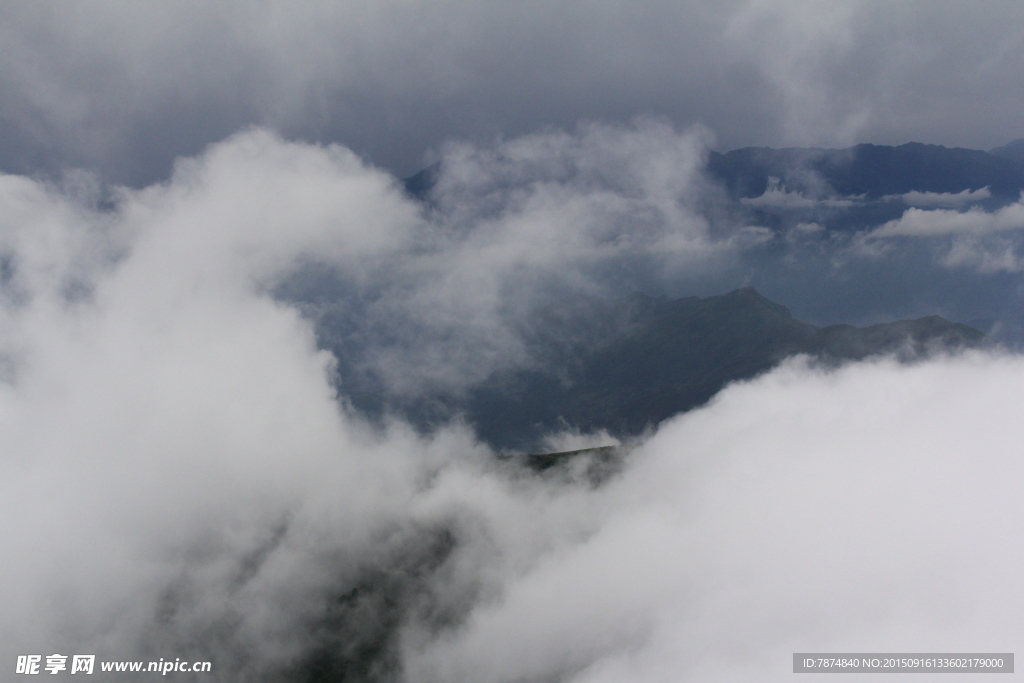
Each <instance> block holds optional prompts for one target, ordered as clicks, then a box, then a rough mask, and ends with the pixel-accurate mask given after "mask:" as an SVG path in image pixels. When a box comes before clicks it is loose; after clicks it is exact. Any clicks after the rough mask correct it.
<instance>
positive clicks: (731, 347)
mask: <svg viewBox="0 0 1024 683" xmlns="http://www.w3.org/2000/svg"><path fill="white" fill-rule="evenodd" d="M600 315H601V316H604V317H606V319H607V318H608V317H609V316H610V318H611V319H613V320H614V322H615V324H614V325H611V326H609V325H604V324H602V322H601V321H597V322H595V323H592V324H591V325H590V329H593V330H602V333H601V336H600V338H595V339H592V340H590V342H589V343H588V344H581V343H580V341H579V339H578V338H574V339H571V340H563V341H559V338H558V335H549V336H548V337H546V338H543V337H540V336H539V337H538V341H537V342H536V344H535V346H536V347H537V348H535V351H536V353H535V356H537V357H540V358H544V359H547V360H546V361H544V362H542V363H540V364H539V365H536V366H534V367H532V368H530V369H520V370H515V371H507V372H502V373H497V374H494V375H492V376H491V377H490V378H488V379H487V380H486V381H484V382H482V383H481V384H479V385H477V386H475V387H472V388H471V389H470V390H469V391H468V393H464V394H460V395H457V396H456V395H443V394H437V395H431V396H418V397H416V398H400V397H388V396H387V395H386V394H384V393H382V390H381V387H380V385H374V384H373V383H372V382H370V383H367V382H365V381H364V382H363V383H362V384H360V382H359V381H358V378H353V377H346V378H345V380H344V381H343V385H344V386H347V387H348V388H349V391H350V394H349V396H350V400H351V401H352V402H353V404H354V405H355V406H356V407H357V408H362V409H364V410H366V411H368V412H369V413H376V414H382V413H384V412H395V413H399V414H401V415H403V416H404V417H405V418H406V419H409V420H411V421H412V422H413V423H414V424H418V425H420V426H421V427H422V428H424V429H428V428H430V427H432V426H436V425H437V424H439V423H443V422H445V421H447V420H450V419H452V418H453V417H454V416H456V415H462V416H464V417H465V419H466V420H467V421H468V422H469V423H470V424H472V425H473V426H474V428H475V429H476V430H477V433H478V434H479V436H480V437H481V438H482V439H484V440H485V441H487V442H489V443H490V444H492V445H493V446H495V447H497V448H499V449H504V450H535V449H536V448H537V447H538V444H539V443H540V439H541V438H542V437H543V436H544V435H545V434H548V433H550V432H552V431H554V430H557V429H564V428H570V429H578V430H581V431H588V432H589V431H597V430H607V431H608V432H609V433H611V434H613V435H615V436H618V437H622V438H628V437H630V436H633V435H637V434H640V433H641V432H643V431H644V430H645V429H647V428H649V427H653V426H654V425H656V424H658V423H659V422H660V421H662V420H664V419H666V418H668V417H671V416H673V415H676V414H678V413H681V412H684V411H687V410H690V409H692V408H695V407H697V406H700V405H702V404H703V403H705V402H707V401H708V399H710V398H711V397H712V396H714V395H715V394H716V393H717V392H718V391H719V390H721V389H722V387H724V386H725V385H726V384H727V383H729V382H732V381H736V380H743V379H748V378H751V377H754V376H756V375H758V374H759V373H762V372H765V371H767V370H769V369H771V368H772V367H774V366H775V365H777V364H778V363H779V362H780V361H782V360H783V359H785V358H787V357H789V356H792V355H794V354H808V355H810V356H813V357H815V358H816V359H817V360H818V362H821V363H826V364H835V363H839V362H842V361H846V360H855V359H863V358H866V357H868V356H872V355H876V354H895V355H897V356H898V357H900V358H902V359H904V360H913V359H916V358H920V357H923V356H925V355H927V354H929V353H932V352H934V351H948V350H956V349H963V348H970V347H976V346H983V345H986V344H988V343H990V342H989V341H988V339H987V338H986V337H985V335H983V334H982V333H981V332H979V331H978V330H975V329H973V328H971V327H968V326H966V325H961V324H957V323H952V322H949V321H948V320H945V319H943V318H941V317H938V316H931V317H927V318H921V319H918V320H903V321H897V322H892V323H883V324H879V325H873V326H871V327H865V328H858V327H853V326H851V325H833V326H831V327H824V328H818V327H815V326H813V325H809V324H807V323H804V322H801V321H799V320H797V319H795V318H794V317H793V316H792V315H791V314H790V313H789V311H788V310H787V309H786V308H785V307H784V306H780V305H779V304H776V303H774V302H772V301H769V300H768V299H766V298H765V297H763V296H761V295H760V294H758V293H757V292H756V291H755V290H754V289H753V288H751V287H745V288H743V289H738V290H736V291H733V292H730V293H728V294H724V295H721V296H712V297H707V298H697V297H688V298H684V299H677V300H669V299H655V298H651V297H647V296H645V295H634V296H633V297H630V298H628V299H626V300H623V301H622V302H620V304H619V305H618V306H617V307H614V308H610V309H607V310H602V311H601V312H600ZM321 336H322V342H323V343H324V344H325V345H326V346H327V347H328V348H331V343H330V342H331V340H330V338H329V337H328V338H323V335H321ZM541 346H543V348H540V347H541ZM341 371H342V372H344V369H342V370H341ZM360 386H361V387H362V389H360Z"/></svg>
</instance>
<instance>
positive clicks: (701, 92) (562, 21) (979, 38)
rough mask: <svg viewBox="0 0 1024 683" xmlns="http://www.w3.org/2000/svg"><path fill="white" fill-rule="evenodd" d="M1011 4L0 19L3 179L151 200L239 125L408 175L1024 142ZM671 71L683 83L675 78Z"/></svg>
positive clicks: (174, 12)
mask: <svg viewBox="0 0 1024 683" xmlns="http://www.w3.org/2000/svg"><path fill="white" fill-rule="evenodd" d="M1021 18H1022V16H1021V11H1020V10H1019V9H1018V8H1017V7H1015V6H1011V5H998V4H987V5H985V6H984V7H982V8H970V9H969V10H968V9H956V10H950V9H944V10H942V11H939V10H937V9H936V8H935V7H934V6H933V5H932V4H931V3H926V2H909V3H901V4H899V5H885V4H878V3H863V2H856V1H854V0H850V1H844V2H835V3H830V4H829V5H828V7H823V6H821V5H819V4H813V3H812V4H807V3H795V2H763V1H759V0H750V1H747V2H739V1H731V2H723V3H715V4H713V5H709V4H708V3H703V2H663V1H662V0H645V1H644V2H638V3H633V4H632V5H630V9H629V11H624V10H623V8H622V6H621V5H620V4H619V3H616V2H612V1H610V0H592V1H589V2H586V3H585V4H584V5H579V4H573V3H564V2H562V3H559V2H555V3H551V2H532V1H531V2H525V3H516V4H513V5H507V4H491V3H488V4H483V5H478V6H477V5H474V6H473V7H466V6H465V5H464V4H463V3H455V2H450V1H448V2H430V3H427V2H422V1H418V0H417V1H413V2H397V1H390V2H380V3H375V4H374V5H373V7H372V8H371V7H369V6H367V5H365V4H363V3H356V2H339V3H332V4H330V5H324V4H323V3H316V2H294V3H290V4H289V6H288V8H287V10H285V9H284V8H283V7H277V6H275V5H240V4H238V3H228V2H212V3H175V4H172V5H166V6H161V7H155V6H151V5H140V6H127V5H124V4H122V3H115V2H106V1H103V0H92V1H91V2H87V3H83V4H78V5H76V7H75V8H74V9H69V10H68V11H60V12H57V11H53V10H52V9H51V8H48V7H45V6H41V5H39V4H38V3H32V2H13V3H6V4H5V6H4V8H3V9H2V10H0V31H2V36H3V40H2V41H0V42H2V44H3V48H2V50H0V83H2V84H3V87H4V91H5V93H6V96H5V98H4V101H3V103H2V104H0V119H2V120H3V122H4V125H5V128H6V130H7V131H8V133H7V134H6V135H5V136H4V139H3V140H2V141H0V152H2V158H3V160H4V161H3V163H4V165H5V169H6V170H8V171H19V172H24V173H27V174H29V175H32V174H35V173H38V172H45V173H49V174H52V175H59V173H60V171H61V169H64V168H68V167H83V168H90V169H98V170H99V171H101V173H102V174H103V175H104V177H105V178H107V179H113V180H114V181H115V182H121V183H128V184H131V185H132V186H136V187H139V186H142V185H146V184H149V183H151V182H155V181H159V180H163V179H164V178H165V177H166V175H167V172H168V170H169V167H170V165H171V163H172V160H173V159H174V158H176V157H178V156H182V155H193V154H197V153H198V152H199V151H201V150H202V149H203V148H204V147H205V146H206V145H207V144H210V143H212V142H214V141H217V140H220V139H222V138H224V137H226V136H227V135H230V134H231V133H233V132H235V131H236V130H238V129H240V128H242V127H245V126H247V125H262V126H266V127H270V128H273V129H275V130H277V131H278V132H280V133H281V134H283V135H285V136H287V137H289V138H298V139H306V140H319V141H325V142H340V143H342V144H345V145H346V146H348V147H350V148H352V149H354V150H356V151H357V152H359V153H360V154H361V155H363V156H364V157H367V158H369V159H371V160H372V161H374V162H375V163H377V164H379V165H383V166H385V167H387V168H390V169H392V170H393V171H394V172H396V173H398V174H400V175H401V174H405V175H408V174H411V173H413V172H415V171H417V170H419V168H421V167H422V165H423V164H424V154H426V153H428V152H430V151H431V150H436V149H437V148H439V147H440V146H442V145H443V144H444V143H445V141H447V140H449V139H451V138H454V137H459V138H465V139H469V140H471V141H473V142H474V143H477V144H481V143H487V142H489V141H490V140H492V139H493V138H494V137H495V136H497V135H499V134H504V135H522V134H525V133H528V132H530V131H534V130H537V129H539V128H543V127H544V126H556V127H563V128H564V127H569V126H572V125H575V123H576V122H577V121H580V120H589V121H603V122H607V123H618V124H623V123H625V122H627V121H629V120H630V119H631V118H632V117H634V116H636V115H638V114H650V115H656V116H664V117H666V118H667V119H669V120H671V121H672V122H673V123H674V124H675V125H677V126H681V127H687V126H690V125H693V124H695V123H702V124H704V125H710V126H713V127H714V129H715V132H716V134H717V135H718V136H719V141H720V144H721V145H722V146H723V148H725V149H729V148H736V147H740V146H747V145H771V146H780V145H801V146H807V145H818V146H831V147H842V146H845V145H847V144H850V143H853V142H862V141H867V142H874V143H903V142H906V141H908V140H918V141H923V142H931V143H939V144H946V145H961V146H970V147H977V148H982V149H988V148H991V147H994V146H996V145H1000V144H1004V143H1005V142H1006V141H1007V140H1010V139H1013V138H1016V137H1019V136H1020V134H1021V132H1020V129H1019V123H1018V120H1017V116H1016V112H1018V111H1019V110H1020V108H1021V104H1022V102H1021V95H1020V93H1019V92H1018V91H1017V90H1016V89H1014V88H1007V87H1005V84H1006V83H1008V82H1012V81H1013V78H1014V76H1015V74H1017V73H1018V72H1019V70H1020V66H1021V60H1022V58H1024V52H1022V50H1021V43H1020V41H1019V40H1018V35H1019V31H1018V30H1017V28H1018V27H1019V26H1020V22H1021ZM680 65H685V68H681V67H680Z"/></svg>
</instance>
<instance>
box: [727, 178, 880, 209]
mask: <svg viewBox="0 0 1024 683" xmlns="http://www.w3.org/2000/svg"><path fill="white" fill-rule="evenodd" d="M858 199H862V197H861V196H857V197H844V198H837V197H832V198H823V199H812V198H810V197H805V196H804V195H803V194H802V193H801V192H797V191H792V192H791V191H789V190H787V189H786V186H785V184H783V183H780V182H779V179H778V178H774V177H770V178H768V187H766V188H765V190H764V193H762V194H761V196H759V197H744V198H742V199H740V202H742V203H743V204H745V205H747V206H754V207H771V208H778V209H812V208H815V207H818V206H824V207H829V208H846V207H850V206H854V205H855V204H856V203H857V200H858Z"/></svg>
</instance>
